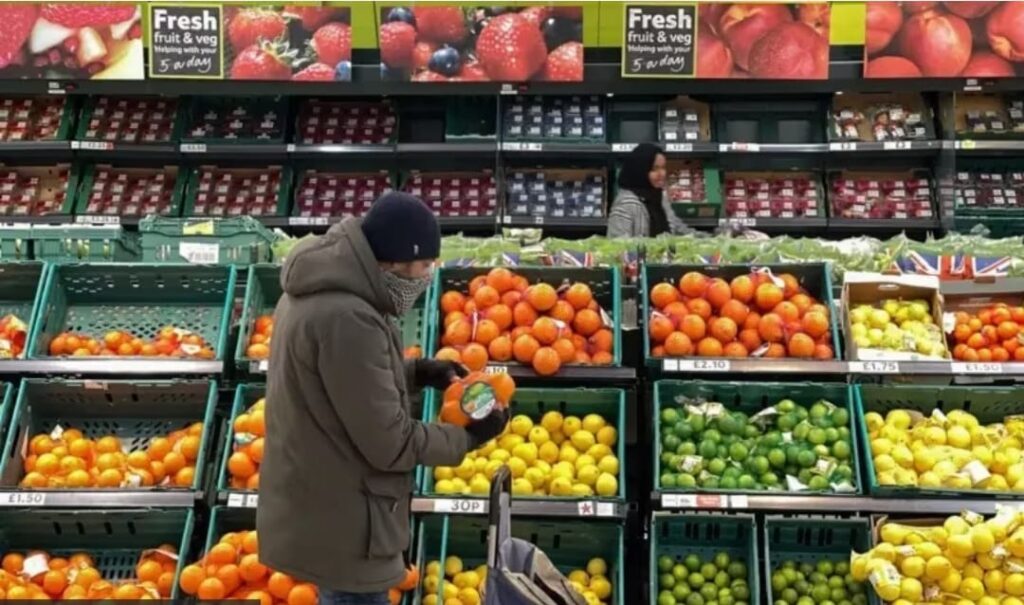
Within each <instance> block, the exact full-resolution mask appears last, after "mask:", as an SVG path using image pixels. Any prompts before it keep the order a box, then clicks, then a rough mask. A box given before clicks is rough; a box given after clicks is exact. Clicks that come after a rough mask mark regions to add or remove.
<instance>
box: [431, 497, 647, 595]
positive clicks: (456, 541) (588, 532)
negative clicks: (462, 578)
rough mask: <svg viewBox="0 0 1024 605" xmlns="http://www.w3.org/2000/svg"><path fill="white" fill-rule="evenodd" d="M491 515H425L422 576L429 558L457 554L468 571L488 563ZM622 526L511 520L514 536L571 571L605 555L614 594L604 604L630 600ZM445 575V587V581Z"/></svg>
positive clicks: (602, 523)
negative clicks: (626, 582) (488, 529)
mask: <svg viewBox="0 0 1024 605" xmlns="http://www.w3.org/2000/svg"><path fill="white" fill-rule="evenodd" d="M487 524H488V520H487V518H486V517H472V516H449V515H431V516H428V517H422V518H421V519H420V526H419V531H418V534H419V536H418V539H417V548H416V550H415V553H414V554H415V556H414V560H415V561H416V563H417V564H418V565H419V568H420V577H421V578H422V577H423V576H424V575H425V571H426V568H427V564H428V563H429V562H430V561H440V562H442V566H443V562H444V560H445V559H446V558H447V557H450V556H457V557H460V558H461V559H462V560H463V563H464V566H465V567H466V568H469V569H473V568H476V567H477V566H479V565H484V564H486V563H487V527H488V525H487ZM622 532H623V530H622V526H621V525H618V524H616V523H613V522H605V521H577V520H573V521H542V520H539V519H523V518H519V517H516V518H515V519H513V520H512V528H511V533H512V537H515V538H521V539H524V540H528V541H530V542H531V543H533V544H535V545H536V546H537V548H539V549H540V550H542V551H544V553H545V554H546V555H547V556H548V557H549V558H550V559H551V561H552V563H554V564H555V566H556V567H558V569H559V570H560V571H561V572H562V573H563V574H566V575H568V573H569V572H570V571H573V570H574V569H585V568H586V566H587V562H588V561H589V560H590V559H593V558H595V557H600V558H603V559H604V560H605V562H607V563H608V580H609V581H610V582H611V583H612V595H611V597H610V598H609V599H607V600H606V601H605V602H606V603H608V604H609V605H624V604H625V603H626V602H627V600H626V594H625V593H626V589H625V588H626V584H625V570H624V569H623V568H624V567H625V564H626V559H625V554H624V547H623V534H622ZM441 579H442V585H443V580H444V578H441ZM441 590H443V588H442V587H438V591H441ZM423 596H424V595H423V582H420V583H419V585H417V586H416V589H415V591H413V592H412V603H413V605H420V604H421V603H422V602H423Z"/></svg>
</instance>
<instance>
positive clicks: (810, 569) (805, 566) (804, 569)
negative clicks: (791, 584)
mask: <svg viewBox="0 0 1024 605" xmlns="http://www.w3.org/2000/svg"><path fill="white" fill-rule="evenodd" d="M800 573H802V574H804V575H805V576H809V575H811V574H812V573H814V566H813V565H811V564H810V563H801V564H800Z"/></svg>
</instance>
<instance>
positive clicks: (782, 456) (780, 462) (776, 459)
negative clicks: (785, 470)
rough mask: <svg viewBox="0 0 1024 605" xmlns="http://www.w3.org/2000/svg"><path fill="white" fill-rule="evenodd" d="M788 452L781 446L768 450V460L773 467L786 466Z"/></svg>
mask: <svg viewBox="0 0 1024 605" xmlns="http://www.w3.org/2000/svg"><path fill="white" fill-rule="evenodd" d="M786 460H787V457H786V453H785V452H784V451H782V450H781V449H779V448H775V449H773V450H771V451H770V452H768V462H769V463H770V464H771V465H772V468H782V467H784V466H786Z"/></svg>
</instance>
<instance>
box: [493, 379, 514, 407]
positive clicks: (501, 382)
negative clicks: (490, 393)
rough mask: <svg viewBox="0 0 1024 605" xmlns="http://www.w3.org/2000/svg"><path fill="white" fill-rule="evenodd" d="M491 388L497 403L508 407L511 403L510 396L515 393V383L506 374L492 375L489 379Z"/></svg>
mask: <svg viewBox="0 0 1024 605" xmlns="http://www.w3.org/2000/svg"><path fill="white" fill-rule="evenodd" d="M491 388H492V389H494V395H495V397H497V398H498V401H499V402H501V403H502V404H504V405H506V406H507V405H508V404H509V403H510V402H511V401H512V396H513V395H515V392H516V382H515V380H513V379H512V377H511V376H509V375H508V373H506V372H501V373H499V374H494V376H493V377H492V378H491Z"/></svg>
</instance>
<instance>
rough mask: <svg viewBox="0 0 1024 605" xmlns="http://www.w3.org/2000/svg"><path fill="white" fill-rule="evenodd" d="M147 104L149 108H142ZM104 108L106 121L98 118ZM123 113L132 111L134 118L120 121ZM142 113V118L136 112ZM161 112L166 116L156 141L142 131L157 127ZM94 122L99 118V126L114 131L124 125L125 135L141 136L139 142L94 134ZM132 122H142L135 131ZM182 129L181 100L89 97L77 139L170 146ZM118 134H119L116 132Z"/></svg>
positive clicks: (76, 133) (130, 116)
mask: <svg viewBox="0 0 1024 605" xmlns="http://www.w3.org/2000/svg"><path fill="white" fill-rule="evenodd" d="M143 103H145V107H143V106H142V104H143ZM101 106H103V107H104V111H105V114H104V116H103V117H99V116H98V112H97V110H98V109H99V108H100V107H101ZM118 111H121V112H122V113H126V112H128V111H132V112H133V114H129V115H124V116H123V117H117V114H116V112H118ZM136 111H137V112H139V113H141V114H142V115H141V116H138V117H136V116H135V115H134V112H136ZM157 112H159V113H161V114H162V115H163V117H162V118H160V119H159V120H158V121H157V122H158V123H159V125H160V127H159V128H158V129H157V131H156V132H155V133H154V135H153V136H152V137H150V136H149V134H148V133H147V132H145V131H143V129H142V127H143V126H144V127H146V128H148V127H149V126H150V125H152V124H153V123H154V121H153V120H154V116H156V114H157ZM93 118H96V119H97V120H98V122H99V125H101V126H103V127H105V128H110V126H111V124H112V123H113V122H114V121H118V122H121V123H123V124H124V125H125V129H124V130H123V131H121V134H127V133H132V134H133V136H137V137H138V138H137V140H126V139H125V138H122V137H120V136H115V138H107V137H103V136H101V135H100V133H98V132H97V133H95V134H93V133H91V132H90V130H91V129H92V125H91V122H92V120H93ZM132 122H138V123H139V124H140V127H138V128H133V127H132V125H131V124H132ZM181 128H182V107H181V104H180V103H179V102H178V99H176V98H174V97H147V96H107V95H99V96H92V95H90V96H88V97H86V99H85V101H84V102H83V104H82V110H81V113H80V114H79V116H78V127H77V128H76V131H75V137H74V138H75V139H76V140H79V141H104V142H111V143H114V144H128V145H134V144H143V145H153V144H167V143H172V142H175V141H177V140H178V139H179V138H180V136H181ZM115 132H116V131H115Z"/></svg>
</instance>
